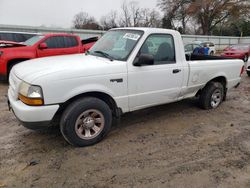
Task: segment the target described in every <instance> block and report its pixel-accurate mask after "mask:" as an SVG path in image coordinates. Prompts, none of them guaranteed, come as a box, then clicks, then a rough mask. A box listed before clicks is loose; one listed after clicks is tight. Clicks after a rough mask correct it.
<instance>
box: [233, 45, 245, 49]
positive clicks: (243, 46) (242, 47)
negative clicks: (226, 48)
mask: <svg viewBox="0 0 250 188" xmlns="http://www.w3.org/2000/svg"><path fill="white" fill-rule="evenodd" d="M248 48H249V46H248V45H237V46H230V49H233V50H248Z"/></svg>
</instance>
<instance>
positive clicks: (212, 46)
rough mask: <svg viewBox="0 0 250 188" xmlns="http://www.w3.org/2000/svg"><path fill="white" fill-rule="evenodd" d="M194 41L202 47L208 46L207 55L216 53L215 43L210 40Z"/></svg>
mask: <svg viewBox="0 0 250 188" xmlns="http://www.w3.org/2000/svg"><path fill="white" fill-rule="evenodd" d="M194 43H196V44H199V45H201V46H202V47H204V48H205V47H207V48H209V50H208V54H207V55H215V54H216V47H215V44H214V43H213V42H211V41H194Z"/></svg>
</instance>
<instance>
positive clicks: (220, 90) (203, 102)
mask: <svg viewBox="0 0 250 188" xmlns="http://www.w3.org/2000/svg"><path fill="white" fill-rule="evenodd" d="M223 99H224V87H223V85H222V84H221V83H219V82H210V83H209V84H208V85H207V86H206V87H205V88H204V89H203V90H202V92H201V95H200V106H201V108H203V109H206V110H208V109H215V108H217V107H218V106H219V105H220V104H221V103H222V101H223Z"/></svg>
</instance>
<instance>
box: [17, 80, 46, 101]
mask: <svg viewBox="0 0 250 188" xmlns="http://www.w3.org/2000/svg"><path fill="white" fill-rule="evenodd" d="M18 98H19V99H20V100H21V101H22V102H23V103H24V104H27V105H30V106H41V105H43V104H44V101H43V92H42V88H41V87H40V86H34V85H30V84H28V83H26V82H22V83H21V85H20V88H19V94H18Z"/></svg>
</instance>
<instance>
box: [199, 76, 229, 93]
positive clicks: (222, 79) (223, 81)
mask: <svg viewBox="0 0 250 188" xmlns="http://www.w3.org/2000/svg"><path fill="white" fill-rule="evenodd" d="M211 82H219V83H221V84H222V85H223V87H224V95H225V94H226V93H227V79H226V77H225V76H217V77H215V78H213V79H211V80H210V81H208V82H207V83H206V84H205V85H204V87H203V88H201V89H200V90H199V91H198V92H197V93H196V95H195V96H199V95H200V94H201V92H202V90H203V89H204V88H205V87H206V86H207V85H208V84H210V83H211Z"/></svg>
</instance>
